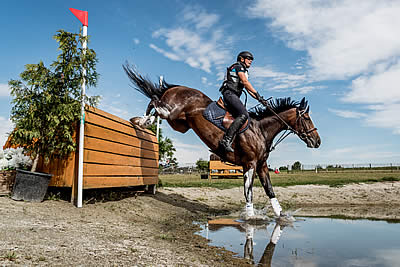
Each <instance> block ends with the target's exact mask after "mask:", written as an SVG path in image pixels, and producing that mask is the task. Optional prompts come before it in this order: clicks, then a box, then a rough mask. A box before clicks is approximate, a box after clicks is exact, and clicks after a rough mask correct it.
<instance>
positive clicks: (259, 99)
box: [256, 92, 268, 106]
mask: <svg viewBox="0 0 400 267" xmlns="http://www.w3.org/2000/svg"><path fill="white" fill-rule="evenodd" d="M256 96H257V100H258V102H260V103H261V104H263V105H264V106H266V105H268V101H267V100H265V99H264V97H262V96H261V95H260V94H259V93H258V92H257V94H256Z"/></svg>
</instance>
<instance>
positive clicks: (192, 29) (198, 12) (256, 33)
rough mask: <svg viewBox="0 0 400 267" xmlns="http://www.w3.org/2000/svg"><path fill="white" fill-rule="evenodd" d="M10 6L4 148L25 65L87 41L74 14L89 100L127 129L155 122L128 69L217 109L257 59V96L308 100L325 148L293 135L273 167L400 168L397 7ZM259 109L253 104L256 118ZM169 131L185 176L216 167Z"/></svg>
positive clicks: (343, 0) (350, 2)
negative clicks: (13, 82)
mask: <svg viewBox="0 0 400 267" xmlns="http://www.w3.org/2000/svg"><path fill="white" fill-rule="evenodd" d="M0 7H1V10H3V12H2V16H1V17H0V25H2V27H0V34H1V36H2V38H1V42H0V51H1V52H0V143H1V144H4V143H5V140H6V138H7V133H9V132H10V131H11V130H12V129H13V124H12V122H11V121H10V119H9V117H10V110H11V107H12V103H11V101H12V99H11V97H10V92H9V88H8V81H9V80H10V79H18V78H19V74H20V73H21V72H22V71H23V70H24V66H25V65H26V64H32V63H38V62H39V61H40V60H42V61H43V62H44V64H45V65H46V66H47V67H49V66H50V64H51V63H52V61H53V60H55V59H56V57H57V55H58V51H57V47H58V46H57V43H56V41H55V40H54V39H52V36H53V35H54V34H56V31H57V30H60V29H63V30H66V31H70V32H76V33H77V32H79V28H80V27H81V24H80V22H79V21H78V19H76V18H75V17H74V16H73V14H72V13H71V12H70V11H69V8H75V9H80V10H85V11H88V12H89V23H88V24H89V26H88V34H89V36H90V43H89V48H91V49H94V50H95V51H96V53H97V56H98V59H99V62H98V64H97V71H98V72H99V74H100V78H99V82H98V85H97V86H96V87H95V88H89V89H88V93H89V94H91V95H100V96H101V102H100V105H99V108H100V109H102V110H104V111H106V112H109V113H111V114H114V115H117V116H119V117H121V118H124V119H129V118H131V117H135V116H141V115H143V113H144V112H145V109H146V106H147V104H148V99H147V98H146V97H145V96H143V95H141V94H140V93H139V92H137V91H135V90H134V89H133V88H132V87H131V86H130V82H129V79H128V78H127V76H126V74H125V73H124V71H123V69H122V64H124V63H125V62H129V63H130V64H132V65H135V66H136V68H137V70H138V71H139V72H140V73H141V74H143V75H145V76H147V77H149V78H150V79H152V80H154V81H155V82H157V81H158V77H159V76H160V75H162V76H164V79H165V80H166V81H167V82H169V83H172V84H180V85H184V86H188V87H192V88H196V89H199V90H201V91H202V92H203V93H205V94H206V95H208V96H209V97H210V98H211V99H214V100H217V99H218V97H219V95H220V94H219V91H218V89H219V87H220V85H221V83H222V79H223V76H224V72H225V69H226V67H228V66H229V65H231V64H232V63H234V62H235V60H236V56H237V54H238V53H239V52H240V51H243V50H248V51H251V52H252V53H253V55H254V57H255V59H254V61H253V64H252V66H251V68H250V69H249V73H250V74H249V80H250V82H251V83H252V84H253V86H254V87H255V88H256V89H257V90H258V91H259V92H260V94H261V95H263V96H264V97H265V98H268V97H274V98H279V97H291V98H292V99H294V100H300V99H301V98H302V97H306V99H307V100H308V101H309V104H310V110H311V117H312V119H313V122H314V124H315V126H316V127H317V128H318V132H319V134H320V136H321V140H322V144H321V146H320V148H318V149H310V148H307V147H306V145H305V144H304V143H303V142H302V141H300V139H299V138H298V137H297V136H294V135H291V136H290V137H288V138H287V139H285V141H283V143H281V144H280V145H279V146H278V147H277V148H276V150H275V151H273V152H272V153H271V154H270V157H269V160H268V163H269V164H270V165H271V166H272V167H279V166H283V165H285V166H286V165H291V164H293V163H294V162H295V161H300V162H301V163H302V164H305V165H307V164H309V165H313V164H332V165H335V164H368V163H373V164H390V163H393V164H396V163H397V164H398V163H400V88H399V87H400V34H399V30H398V29H399V28H400V16H399V14H400V1H399V0H393V1H392V0H364V1H355V0H336V1H324V0H255V1H248V0H243V1H240V2H239V1H235V0H221V1H211V0H204V1H190V0H169V1H161V0H159V1H156V0H147V1H136V0H131V1H123V0H116V1H104V0H96V1H94V0H93V1H92V0H80V1H77V0H71V1H53V0H52V1H47V0H42V1H34V2H33V1H28V0H20V1H1V3H0ZM242 100H244V97H243V98H242ZM256 104H257V102H256V100H254V99H251V97H250V96H249V100H248V103H247V107H248V108H251V107H252V106H254V105H256ZM161 127H162V130H163V134H164V136H167V137H169V138H170V139H171V140H172V141H173V144H174V146H175V148H176V153H175V156H176V158H177V159H178V162H179V165H180V166H186V165H191V164H194V163H195V162H196V161H197V160H198V159H200V158H202V159H208V158H209V154H210V153H209V150H208V148H207V147H206V146H205V145H204V144H203V143H202V142H201V141H200V139H199V138H198V137H197V136H196V135H195V133H194V132H193V131H192V130H190V131H188V132H187V133H185V134H182V133H179V132H175V131H174V130H173V129H172V128H171V127H170V126H169V125H168V123H167V122H166V121H164V122H163V123H162V124H161Z"/></svg>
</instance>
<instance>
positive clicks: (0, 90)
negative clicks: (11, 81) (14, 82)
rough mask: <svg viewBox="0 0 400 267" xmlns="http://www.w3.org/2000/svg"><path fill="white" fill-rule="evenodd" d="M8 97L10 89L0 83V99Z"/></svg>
mask: <svg viewBox="0 0 400 267" xmlns="http://www.w3.org/2000/svg"><path fill="white" fill-rule="evenodd" d="M9 95H10V89H9V87H8V84H6V83H0V97H2V96H9Z"/></svg>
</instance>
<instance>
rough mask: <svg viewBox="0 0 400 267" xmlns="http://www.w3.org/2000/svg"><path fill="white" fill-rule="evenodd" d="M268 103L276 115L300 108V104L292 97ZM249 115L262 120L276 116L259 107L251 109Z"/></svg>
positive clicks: (265, 108)
mask: <svg viewBox="0 0 400 267" xmlns="http://www.w3.org/2000/svg"><path fill="white" fill-rule="evenodd" d="M268 103H269V106H270V107H271V109H272V110H273V111H274V112H275V113H280V112H283V111H286V110H289V109H291V108H297V107H299V102H297V101H295V100H292V99H291V98H290V97H286V98H277V99H275V101H274V100H269V101H268ZM249 115H250V117H251V118H252V119H256V120H261V119H263V118H265V117H269V116H272V115H274V113H273V112H272V111H271V110H270V109H269V108H267V107H264V106H261V105H259V106H256V107H254V108H252V109H250V110H249Z"/></svg>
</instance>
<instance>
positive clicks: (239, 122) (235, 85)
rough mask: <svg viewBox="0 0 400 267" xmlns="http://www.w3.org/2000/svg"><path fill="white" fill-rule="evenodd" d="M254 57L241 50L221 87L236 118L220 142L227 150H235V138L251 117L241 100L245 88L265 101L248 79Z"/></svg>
mask: <svg viewBox="0 0 400 267" xmlns="http://www.w3.org/2000/svg"><path fill="white" fill-rule="evenodd" d="M253 59H254V57H253V55H252V54H251V53H250V52H248V51H243V52H240V53H239V55H238V56H237V62H236V63H234V64H233V65H231V66H230V67H229V68H228V69H227V72H226V75H225V79H224V82H223V84H222V86H221V88H220V89H219V90H220V92H221V93H222V96H223V99H224V102H225V104H226V106H227V108H228V111H229V112H230V113H231V114H232V116H233V117H234V118H235V120H234V121H233V123H232V124H231V126H230V127H229V129H228V130H227V131H226V132H225V135H224V138H223V139H222V140H221V141H220V142H219V143H220V145H221V146H222V147H223V148H224V149H225V151H227V152H233V151H234V150H233V148H232V147H231V145H232V142H233V139H234V138H235V136H236V134H237V133H238V132H239V130H240V128H241V127H242V126H243V124H244V123H245V122H246V120H247V119H248V117H249V113H248V112H247V109H246V107H245V106H244V105H243V103H242V101H240V95H241V94H242V91H243V88H246V90H247V92H249V94H250V95H251V96H252V97H253V98H255V99H257V100H258V101H264V99H263V98H262V96H260V94H259V93H258V92H257V91H256V90H255V89H254V87H253V86H252V85H251V83H250V82H249V80H248V68H250V66H251V63H252V62H253Z"/></svg>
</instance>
